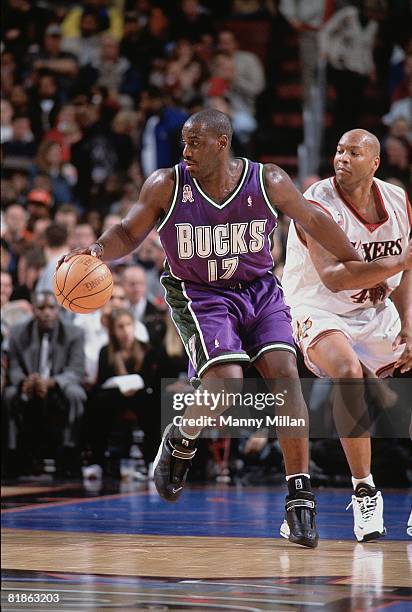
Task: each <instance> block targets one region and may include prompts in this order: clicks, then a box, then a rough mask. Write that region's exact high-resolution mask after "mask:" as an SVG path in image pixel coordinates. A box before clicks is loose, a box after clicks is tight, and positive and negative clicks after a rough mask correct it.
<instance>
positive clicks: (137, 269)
mask: <svg viewBox="0 0 412 612" xmlns="http://www.w3.org/2000/svg"><path fill="white" fill-rule="evenodd" d="M121 282H122V285H123V287H124V290H125V292H126V297H127V298H128V300H129V302H130V312H131V313H132V315H133V318H134V320H135V321H141V322H142V323H144V325H145V326H146V327H147V331H148V332H149V338H150V342H151V344H152V345H153V346H157V345H158V344H160V343H161V342H162V340H163V338H164V335H165V331H166V330H165V318H164V313H163V312H162V311H161V310H159V308H157V307H156V306H155V305H154V304H153V303H152V302H150V300H149V299H148V298H147V280H146V274H145V271H144V269H143V268H142V267H141V266H136V265H134V266H129V267H128V268H126V269H125V270H124V272H123V274H122V279H121Z"/></svg>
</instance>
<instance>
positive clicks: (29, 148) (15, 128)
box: [2, 114, 36, 159]
mask: <svg viewBox="0 0 412 612" xmlns="http://www.w3.org/2000/svg"><path fill="white" fill-rule="evenodd" d="M11 127H12V136H11V138H9V139H8V140H7V141H6V142H5V143H4V144H3V146H2V148H3V154H4V157H5V158H6V159H7V158H8V157H17V158H20V157H23V158H29V159H32V158H33V157H34V155H35V153H36V143H35V142H34V135H33V132H32V130H31V125H30V119H29V117H28V116H27V115H18V114H15V115H14V117H13V119H12V122H11Z"/></svg>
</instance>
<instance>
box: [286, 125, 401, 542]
mask: <svg viewBox="0 0 412 612" xmlns="http://www.w3.org/2000/svg"><path fill="white" fill-rule="evenodd" d="M379 153H380V146H379V141H378V140H377V138H376V137H375V136H374V135H373V134H371V133H369V132H367V131H365V130H360V129H356V130H351V131H350V132H347V133H345V134H344V135H343V136H342V138H341V139H340V141H339V144H338V146H337V151H336V155H335V159H334V168H335V175H336V176H335V177H333V178H328V179H325V180H322V181H319V182H317V183H315V184H314V185H312V186H311V187H310V188H309V189H308V190H307V191H306V192H305V194H304V196H305V197H306V199H308V200H310V201H311V202H314V203H316V204H317V205H318V206H319V207H321V208H322V209H323V210H324V211H325V214H327V215H330V216H331V217H332V218H333V219H334V220H335V221H336V223H337V224H338V225H339V226H340V227H341V228H342V229H343V231H344V232H345V233H346V234H347V236H348V237H349V239H350V241H351V242H352V244H353V245H354V247H355V249H357V250H358V252H359V253H360V254H361V255H362V256H363V259H364V260H365V261H366V262H373V263H372V265H370V264H369V265H368V266H365V265H364V264H362V263H358V270H357V271H356V272H355V271H354V270H349V269H348V266H345V265H342V264H340V263H339V262H338V261H337V260H336V258H335V257H334V256H333V255H331V254H330V253H329V252H328V251H326V250H325V249H323V247H321V246H320V245H319V244H318V243H317V242H316V241H314V240H313V239H312V238H311V237H310V236H308V235H305V233H304V232H303V231H302V229H301V228H300V227H299V226H298V225H297V224H295V223H294V222H292V223H291V225H290V229H289V236H288V245H287V256H286V265H285V270H284V276H283V287H284V292H285V298H286V302H287V303H288V304H289V305H290V307H291V311H292V317H293V327H294V335H295V339H296V341H297V342H298V344H299V346H300V348H301V350H302V353H303V355H304V358H305V362H306V365H307V366H308V368H309V369H311V370H312V371H313V372H314V373H315V374H316V375H317V376H320V377H322V376H323V377H329V378H335V379H358V380H359V381H361V380H362V378H363V367H364V368H366V369H367V370H369V371H370V372H372V376H377V377H385V376H388V375H391V374H392V373H393V372H394V370H397V372H400V373H401V374H405V373H406V372H408V371H409V370H411V368H412V269H411V260H412V247H411V243H410V242H408V241H409V237H410V231H411V219H412V215H411V205H410V203H409V201H408V197H407V195H406V193H405V192H404V191H403V189H401V188H400V187H397V186H395V185H392V184H390V183H386V182H384V181H381V180H379V179H377V178H375V177H374V174H375V172H376V170H377V169H378V166H379ZM403 270H405V271H403ZM385 279H386V283H387V285H386V286H385V287H386V289H387V294H389V293H391V300H389V299H388V298H387V297H386V298H384V299H383V300H381V301H380V302H378V303H376V300H375V298H376V293H375V294H374V289H373V288H374V287H376V285H377V284H378V283H381V282H382V281H384V280H385ZM360 385H362V383H361V382H360ZM346 387H347V388H348V390H347V391H345V389H344V388H345V385H344V384H342V385H339V390H340V393H341V396H342V399H343V401H344V403H345V401H346V406H348V405H351V408H353V409H354V412H355V413H357V414H358V415H361V414H362V413H365V410H366V406H365V403H364V401H365V400H364V397H363V386H362V387H361V393H359V387H357V390H356V391H355V393H354V394H353V385H352V396H349V395H348V396H347V397H346V398H345V397H343V396H344V395H345V393H346V394H349V393H350V391H349V387H350V385H346ZM336 389H337V388H336ZM336 389H335V390H336ZM348 402H352V404H348ZM356 403H357V404H358V406H355V405H354V404H356ZM334 416H335V422H336V424H337V426H338V421H339V418H341V417H340V416H338V413H337V410H336V406H334ZM338 431H340V430H339V426H338ZM346 435H349V432H348V433H346ZM341 443H342V446H343V449H344V451H345V454H346V458H347V461H348V463H349V467H350V470H351V472H352V482H353V487H354V495H353V496H352V504H351V505H352V506H353V511H354V533H355V536H356V538H357V540H358V541H359V542H365V541H368V540H372V539H375V538H377V537H381V536H383V535H385V533H386V531H385V527H384V523H383V500H382V495H381V492H380V491H378V490H377V489H376V488H375V483H374V480H373V476H372V475H371V443H370V437H369V436H363V437H357V438H355V437H341Z"/></svg>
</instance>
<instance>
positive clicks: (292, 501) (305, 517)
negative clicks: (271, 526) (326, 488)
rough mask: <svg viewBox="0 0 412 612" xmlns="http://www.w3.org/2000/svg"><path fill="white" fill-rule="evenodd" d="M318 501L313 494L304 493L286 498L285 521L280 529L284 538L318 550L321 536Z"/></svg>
mask: <svg viewBox="0 0 412 612" xmlns="http://www.w3.org/2000/svg"><path fill="white" fill-rule="evenodd" d="M315 515H316V501H315V496H314V495H313V493H310V492H309V491H302V492H299V493H296V494H295V495H287V496H286V504H285V519H284V521H283V523H282V525H281V528H280V535H281V536H282V537H283V538H286V539H287V540H289V542H293V544H300V545H301V546H307V547H308V548H316V546H317V545H318V540H319V535H318V531H317V529H316V520H315Z"/></svg>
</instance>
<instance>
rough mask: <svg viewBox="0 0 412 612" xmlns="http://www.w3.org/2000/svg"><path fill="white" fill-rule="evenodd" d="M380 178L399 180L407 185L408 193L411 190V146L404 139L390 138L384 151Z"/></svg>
mask: <svg viewBox="0 0 412 612" xmlns="http://www.w3.org/2000/svg"><path fill="white" fill-rule="evenodd" d="M378 176H379V177H382V178H383V179H386V178H387V177H391V178H397V179H398V180H400V181H402V183H403V184H404V185H406V191H407V192H409V191H410V188H411V146H410V145H409V143H408V141H407V140H406V139H404V138H397V137H395V136H389V137H388V138H387V139H386V141H385V144H384V147H383V151H382V163H381V166H380V168H379V169H378Z"/></svg>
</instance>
